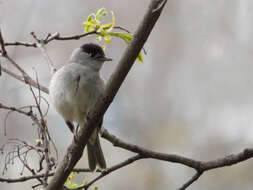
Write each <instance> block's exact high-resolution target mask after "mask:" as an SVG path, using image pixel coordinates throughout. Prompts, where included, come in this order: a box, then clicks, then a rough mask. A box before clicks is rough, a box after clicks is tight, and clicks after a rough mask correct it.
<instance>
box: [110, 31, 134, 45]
mask: <svg viewBox="0 0 253 190" xmlns="http://www.w3.org/2000/svg"><path fill="white" fill-rule="evenodd" d="M108 34H109V35H111V36H115V37H119V38H121V39H122V40H124V41H125V42H126V43H127V44H129V43H130V41H131V40H132V39H133V34H131V33H119V32H108Z"/></svg>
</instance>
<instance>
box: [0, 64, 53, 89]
mask: <svg viewBox="0 0 253 190" xmlns="http://www.w3.org/2000/svg"><path fill="white" fill-rule="evenodd" d="M2 71H3V72H5V73H6V74H8V75H10V76H12V77H13V78H15V79H17V80H19V81H21V82H23V83H25V84H27V83H29V84H30V85H31V86H33V87H35V88H37V89H39V88H40V90H41V91H43V92H45V93H46V94H48V93H49V91H48V88H47V87H45V86H43V85H41V84H38V83H37V82H35V81H34V80H30V79H29V78H28V79H27V80H24V77H22V76H20V75H18V74H16V73H13V72H12V71H10V70H8V69H6V68H5V67H3V66H2Z"/></svg>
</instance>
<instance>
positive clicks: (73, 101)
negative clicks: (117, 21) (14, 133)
mask: <svg viewBox="0 0 253 190" xmlns="http://www.w3.org/2000/svg"><path fill="white" fill-rule="evenodd" d="M111 60H112V59H110V58H107V57H106V56H105V53H104V51H103V49H102V48H101V47H100V46H98V45H96V44H93V43H89V44H84V45H82V46H81V47H80V48H77V49H75V50H74V51H73V52H72V55H71V57H70V60H69V63H68V64H67V65H65V66H64V67H62V68H61V69H59V70H58V71H57V72H56V73H54V75H53V77H52V79H51V81H50V86H49V95H50V100H51V102H52V104H53V106H54V107H55V109H56V111H57V112H58V113H59V114H60V115H61V116H62V117H63V118H64V120H65V122H66V124H67V126H68V127H69V129H70V130H71V132H72V133H74V134H75V128H74V125H73V122H74V121H75V122H77V123H78V125H79V126H80V127H83V124H84V121H85V118H86V114H87V113H88V111H89V110H90V108H91V107H92V106H94V104H95V103H96V100H97V98H98V97H99V95H100V94H101V93H103V91H104V86H105V85H104V81H103V79H102V78H101V77H100V73H99V71H100V69H101V67H102V65H103V63H104V62H105V61H111ZM101 125H102V120H101V121H100V122H99V126H97V127H96V129H95V130H94V132H93V134H92V135H91V137H90V139H89V141H88V143H87V152H88V161H89V168H90V169H91V170H92V171H94V170H95V169H96V167H97V166H98V167H99V168H100V169H105V168H106V162H105V158H104V155H103V152H102V149H101V145H100V140H99V136H98V132H99V129H100V128H101Z"/></svg>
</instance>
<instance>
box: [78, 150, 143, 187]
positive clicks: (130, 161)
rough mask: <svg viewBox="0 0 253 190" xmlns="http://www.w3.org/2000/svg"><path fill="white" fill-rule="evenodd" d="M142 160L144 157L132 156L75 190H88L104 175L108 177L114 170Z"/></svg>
mask: <svg viewBox="0 0 253 190" xmlns="http://www.w3.org/2000/svg"><path fill="white" fill-rule="evenodd" d="M143 158H145V157H144V156H142V155H140V154H139V155H136V156H133V157H131V158H129V159H127V160H125V161H123V162H121V163H119V164H116V165H114V166H112V167H110V168H107V169H106V170H104V171H102V172H101V174H100V175H99V176H98V177H96V178H95V179H93V180H92V181H91V182H89V183H88V184H86V185H83V186H80V187H78V188H76V190H78V189H83V188H84V189H88V188H89V187H90V186H91V185H92V184H93V183H95V182H96V181H98V180H99V179H101V178H103V177H105V176H106V175H108V174H110V173H112V172H114V171H116V170H118V169H120V168H122V167H125V166H127V165H129V164H131V163H133V162H135V161H137V160H140V159H143Z"/></svg>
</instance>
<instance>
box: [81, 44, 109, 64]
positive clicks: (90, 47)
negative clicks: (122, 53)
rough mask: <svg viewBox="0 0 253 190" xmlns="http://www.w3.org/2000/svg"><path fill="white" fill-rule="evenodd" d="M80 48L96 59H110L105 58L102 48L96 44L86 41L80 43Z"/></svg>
mask: <svg viewBox="0 0 253 190" xmlns="http://www.w3.org/2000/svg"><path fill="white" fill-rule="evenodd" d="M80 48H81V50H82V51H83V52H85V53H87V54H89V55H90V56H91V57H93V58H94V59H96V60H99V61H112V59H111V58H107V57H106V56H105V53H104V51H103V49H102V48H101V47H100V46H99V45H97V44H93V43H88V44H84V45H82V46H81V47H80Z"/></svg>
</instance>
